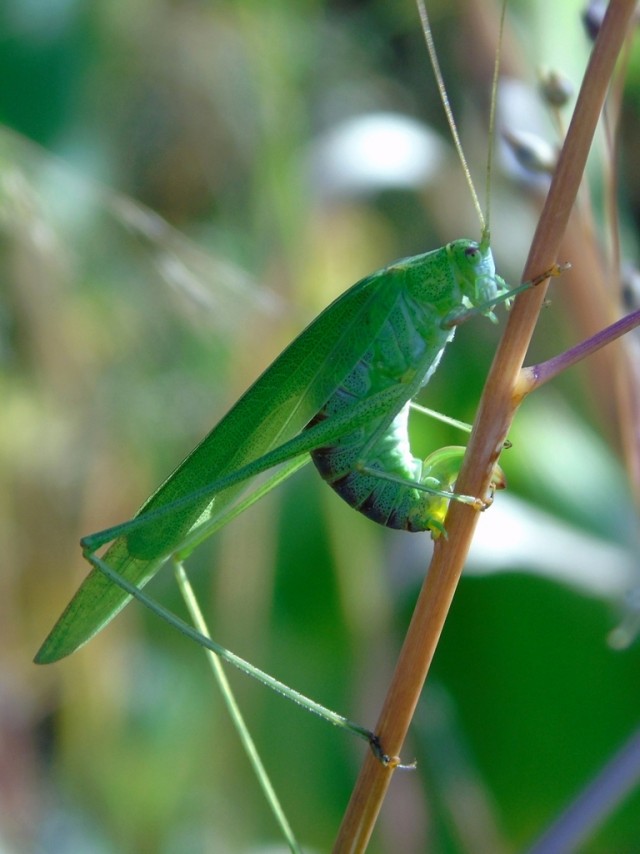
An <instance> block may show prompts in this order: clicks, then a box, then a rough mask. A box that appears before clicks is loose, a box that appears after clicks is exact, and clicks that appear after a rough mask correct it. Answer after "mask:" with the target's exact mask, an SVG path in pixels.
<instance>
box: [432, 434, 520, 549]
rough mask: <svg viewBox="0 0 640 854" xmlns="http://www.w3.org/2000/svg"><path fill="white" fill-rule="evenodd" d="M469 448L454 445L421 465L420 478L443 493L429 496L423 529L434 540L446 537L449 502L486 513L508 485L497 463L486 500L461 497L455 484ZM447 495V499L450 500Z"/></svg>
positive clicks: (438, 451) (440, 451) (433, 454)
mask: <svg viewBox="0 0 640 854" xmlns="http://www.w3.org/2000/svg"><path fill="white" fill-rule="evenodd" d="M465 451H466V448H463V447H461V446H458V445H452V446H449V447H445V448H440V449H439V450H437V451H434V452H433V453H432V454H429V456H428V457H427V458H426V459H425V460H424V462H423V464H422V477H421V479H420V481H421V483H422V484H423V485H424V486H427V487H430V488H431V489H433V490H434V491H437V492H438V493H440V494H432V495H430V496H429V499H430V500H429V502H428V506H427V508H425V509H426V510H427V513H428V519H427V520H426V526H425V525H424V523H423V528H422V529H423V530H424V529H425V527H426V528H428V530H430V531H431V536H432V538H433V539H434V540H435V539H437V538H438V537H439V536H441V535H444V536H445V537H446V536H447V532H446V530H445V527H444V519H445V516H446V515H447V510H448V508H449V501H450V500H451V501H459V502H461V503H463V504H467V505H469V506H470V507H473V508H474V510H478V511H483V510H486V509H487V507H490V506H491V505H492V504H493V497H494V493H495V491H496V490H497V489H504V488H505V487H506V485H507V481H506V477H505V475H504V472H503V471H502V469H501V468H500V466H499V465H498V464H497V463H496V465H495V466H494V469H493V474H492V476H491V483H490V485H489V494H488V495H486V496H484V497H483V498H477V497H476V498H474V497H473V496H471V495H461V494H460V493H457V492H456V491H455V486H456V481H457V479H458V474H459V473H460V466H461V464H462V458H463V457H464V454H465ZM447 496H448V497H447Z"/></svg>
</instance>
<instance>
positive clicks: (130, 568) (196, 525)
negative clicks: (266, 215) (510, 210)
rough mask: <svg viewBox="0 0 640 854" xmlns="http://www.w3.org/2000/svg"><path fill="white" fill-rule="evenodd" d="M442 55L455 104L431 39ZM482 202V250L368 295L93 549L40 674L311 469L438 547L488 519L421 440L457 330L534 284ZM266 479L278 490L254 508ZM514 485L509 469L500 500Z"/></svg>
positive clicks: (271, 370)
mask: <svg viewBox="0 0 640 854" xmlns="http://www.w3.org/2000/svg"><path fill="white" fill-rule="evenodd" d="M428 44H429V51H430V54H431V59H432V63H433V64H434V68H435V71H436V76H437V78H438V85H439V87H440V90H441V92H443V91H444V86H443V84H442V80H441V76H440V73H439V69H438V66H437V60H436V59H435V53H434V51H433V47H432V44H431V43H430V39H429V37H428ZM494 86H495V83H494ZM445 107H447V104H446V99H445ZM450 124H452V119H450ZM452 128H453V129H454V139H455V140H456V145H457V146H458V150H459V153H460V154H461V158H462V161H463V166H464V169H465V174H466V175H467V178H468V180H469V182H470V177H469V173H468V169H467V168H466V163H464V156H463V155H462V150H461V147H460V144H459V141H458V140H457V133H456V132H455V126H454V125H452ZM491 136H492V134H491V133H490V138H491ZM489 157H490V155H489ZM470 185H471V187H472V184H470ZM472 194H473V198H474V202H475V205H476V208H477V210H478V212H479V214H480V218H481V222H482V226H483V235H482V238H481V240H480V242H475V241H472V240H457V241H454V242H452V243H450V244H448V245H447V246H445V247H443V248H441V249H436V250H434V251H431V252H427V253H425V254H423V255H418V256H415V257H412V258H407V259H403V260H401V261H398V262H396V263H394V264H391V265H389V266H388V267H385V268H383V269H381V270H379V271H377V272H375V273H373V274H372V275H370V276H368V277H366V278H365V279H363V280H361V281H360V282H358V283H357V284H355V285H354V286H353V287H351V288H350V289H349V290H348V291H346V293H344V294H343V295H342V296H340V297H339V298H338V299H337V300H336V301H335V302H333V303H332V304H331V305H330V306H329V307H328V308H327V309H325V310H324V311H323V312H322V313H321V314H320V315H319V316H318V317H317V318H316V319H315V320H314V321H313V322H312V323H311V324H310V325H309V326H308V327H307V328H306V329H305V330H304V331H303V332H302V333H301V334H300V335H299V336H298V337H297V338H296V339H295V340H294V341H293V342H292V344H290V345H289V346H288V347H287V348H286V349H285V350H284V351H283V353H282V354H281V355H280V356H279V357H278V358H277V359H276V360H275V361H274V362H273V363H272V364H271V366H270V367H268V368H267V369H266V371H265V372H264V373H263V374H262V376H260V377H259V379H258V380H257V381H256V382H255V383H254V384H253V385H252V386H251V387H250V388H249V390H248V391H247V392H246V393H245V394H244V395H243V396H242V397H241V398H240V400H239V401H238V402H237V403H236V404H235V406H233V407H232V409H231V410H230V411H229V412H228V413H227V415H226V416H225V417H224V418H223V419H222V420H221V421H220V422H219V423H218V424H217V425H216V427H214V428H213V430H212V431H211V432H210V433H209V434H208V435H207V436H206V437H205V438H204V439H203V440H202V442H201V443H200V444H199V445H198V446H197V447H196V448H195V450H194V451H193V452H192V453H191V454H190V455H189V456H188V457H187V458H186V459H185V460H184V461H183V462H182V463H181V464H180V465H179V466H178V468H177V469H176V470H175V471H174V472H173V474H171V475H170V476H169V477H168V478H167V480H166V481H165V482H164V483H163V484H162V485H161V486H160V487H159V489H158V490H157V491H156V492H155V493H154V494H153V495H152V496H151V497H150V498H149V499H148V500H147V501H146V502H145V504H144V505H143V506H142V508H141V509H140V510H139V511H138V513H137V514H136V516H135V517H134V518H133V519H132V520H131V521H129V522H125V523H123V524H121V525H117V526H115V527H112V528H109V529H107V530H105V531H101V532H98V533H96V534H92V535H89V536H87V537H85V538H83V540H82V548H83V554H84V556H85V557H86V559H87V560H88V561H89V563H90V564H91V565H92V571H91V573H90V574H89V576H88V577H87V578H86V579H85V581H84V582H83V584H82V585H81V587H80V589H79V590H78V591H77V593H76V595H75V596H74V598H73V599H72V601H71V602H70V604H69V605H68V606H67V609H66V610H65V611H64V613H63V614H62V616H61V617H60V619H59V620H58V622H57V623H56V625H55V626H54V628H53V630H52V631H51V633H50V634H49V636H48V637H47V639H46V640H45V642H44V644H43V645H42V647H41V649H40V650H39V652H38V654H37V656H36V661H37V662H38V663H49V662H53V661H56V660H59V659H61V658H63V657H65V656H66V655H69V654H70V653H72V652H74V651H75V650H76V649H78V648H79V647H80V646H82V645H83V644H84V643H86V642H87V641H88V640H89V639H90V638H91V637H93V635H95V634H96V633H97V632H98V631H100V629H102V628H103V627H104V626H105V625H107V623H109V622H110V620H111V619H113V617H114V616H115V615H116V614H117V613H118V612H119V611H120V610H121V609H122V608H123V607H124V606H125V605H126V604H127V603H128V602H129V601H130V599H131V597H132V595H134V594H135V589H136V588H137V589H139V588H142V587H143V586H144V585H145V584H146V583H147V582H148V581H149V580H150V579H151V578H152V577H153V576H154V575H155V573H156V572H157V571H158V569H159V568H160V566H161V565H162V564H163V563H165V562H166V561H167V560H168V559H170V558H174V559H176V560H178V561H181V560H183V559H184V558H186V557H187V556H188V555H189V554H190V553H191V552H192V551H193V549H194V548H196V547H197V545H198V544H199V543H200V542H202V540H203V539H205V538H206V537H208V536H210V535H211V534H212V533H214V532H215V531H216V530H217V529H218V528H220V527H221V526H222V525H224V524H226V522H227V521H229V520H230V519H231V518H233V517H234V516H235V515H237V514H238V513H240V512H242V510H244V509H245V508H246V507H248V506H249V505H250V504H252V503H253V502H254V501H256V500H257V499H258V498H259V497H261V496H262V495H263V494H265V492H267V491H268V490H269V489H271V488H273V487H274V486H275V485H277V484H278V483H280V482H281V481H282V480H283V479H284V478H285V477H288V476H289V475H290V474H293V472H294V471H296V470H297V469H299V468H300V467H301V466H302V465H304V464H305V463H306V462H308V461H309V459H313V461H314V463H315V465H316V467H317V468H318V470H319V471H320V473H321V475H322V477H323V478H324V479H325V480H326V481H328V482H329V483H330V484H331V486H332V487H333V488H334V489H335V490H336V491H337V492H338V493H339V494H341V495H342V497H343V498H344V499H345V500H346V501H347V502H348V503H349V504H351V505H352V506H353V507H355V508H356V509H358V510H360V511H361V512H363V513H365V514H366V515H368V516H370V517H371V518H372V519H374V520H375V521H377V522H380V523H382V524H385V525H389V526H391V527H398V528H405V529H407V530H412V531H419V530H422V531H426V530H428V531H430V532H431V534H432V536H433V537H438V536H440V535H442V534H443V533H444V524H443V523H444V517H445V515H446V510H447V506H448V503H449V501H450V500H456V501H460V502H463V503H466V504H469V505H471V506H472V507H474V508H475V509H476V510H480V509H484V507H485V506H487V504H488V503H489V501H490V496H467V495H459V494H457V493H456V492H455V481H456V477H457V472H458V470H459V466H460V463H461V458H462V454H463V452H464V449H463V448H458V447H455V448H445V449H440V450H438V451H436V452H435V453H434V454H432V455H430V456H429V457H428V458H427V459H426V460H425V461H421V460H418V459H416V458H415V457H414V456H413V455H412V453H411V450H410V447H409V441H408V435H407V417H408V413H409V409H410V407H411V406H412V400H413V398H414V397H415V396H416V395H417V393H418V392H419V391H420V389H421V388H422V387H423V386H424V385H426V383H427V382H428V381H429V379H430V377H431V376H432V375H433V373H434V371H435V370H436V369H437V366H438V364H439V361H440V358H441V356H442V354H443V351H444V349H445V347H446V345H447V344H448V343H449V342H450V341H451V340H452V339H453V337H454V333H455V329H456V326H458V325H459V324H461V323H463V322H465V321H467V320H469V319H471V318H472V317H475V316H485V317H488V318H489V319H491V320H495V316H494V314H493V309H494V308H495V307H496V306H497V305H498V304H500V303H502V302H505V303H507V302H508V301H510V300H511V298H512V297H513V296H514V295H515V294H516V293H518V292H519V291H520V290H523V289H524V288H527V287H531V284H532V283H529V284H525V285H522V286H520V288H515V289H513V290H509V289H508V287H507V286H506V284H505V282H504V281H503V279H502V278H501V277H500V276H498V275H497V274H496V272H495V265H494V261H493V257H492V254H491V249H490V241H489V228H488V225H485V223H484V218H483V217H482V213H481V211H480V206H479V204H478V202H477V198H476V196H475V191H473V188H472ZM548 275H549V273H546V274H545V275H544V276H541V277H540V279H539V280H542V279H543V278H545V277H546V276H548ZM536 281H538V280H536ZM533 284H535V283H533ZM271 469H273V471H270V470H271ZM263 473H268V474H267V476H266V480H264V481H263V482H261V483H259V484H258V486H254V485H253V484H251V485H250V486H249V487H248V490H249V491H248V492H247V493H246V494H242V493H243V490H245V489H247V486H248V482H249V481H250V480H251V479H253V478H255V477H257V476H258V475H261V474H263ZM501 485H502V475H501V472H500V470H499V468H498V467H496V471H495V475H494V486H495V487H499V486H501ZM109 543H111V545H110V547H109V548H108V549H107V551H106V552H105V553H104V554H103V555H102V556H101V557H99V556H98V551H99V550H100V549H101V548H102V547H103V546H106V545H108V544H109ZM105 568H107V569H108V570H110V571H109V572H108V574H107V572H106V570H105Z"/></svg>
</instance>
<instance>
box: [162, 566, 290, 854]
mask: <svg viewBox="0 0 640 854" xmlns="http://www.w3.org/2000/svg"><path fill="white" fill-rule="evenodd" d="M174 570H175V575H176V581H177V582H178V587H179V589H180V593H181V594H182V598H183V599H184V602H185V605H186V606H187V610H188V611H189V613H190V614H191V619H192V620H193V624H194V626H195V627H196V628H197V629H198V631H199V632H200V633H201V634H203V635H205V636H206V637H209V638H210V635H209V629H208V627H207V624H206V622H205V619H204V616H203V614H202V611H201V610H200V605H199V604H198V600H197V599H196V595H195V593H194V592H193V587H192V586H191V582H190V581H189V578H188V576H187V573H186V572H185V569H184V566H183V564H182V562H181V561H178V560H176V561H175V562H174ZM205 654H206V656H207V658H208V659H209V664H210V665H211V670H212V671H213V676H214V678H215V680H216V682H217V683H218V687H219V688H220V693H221V694H222V699H223V700H224V704H225V706H226V707H227V711H228V712H229V715H230V716H231V720H232V722H233V725H234V727H235V728H236V732H237V733H238V737H239V739H240V742H241V743H242V746H243V747H244V750H245V753H246V754H247V758H248V759H249V762H250V763H251V766H252V768H253V771H254V773H255V775H256V778H257V780H258V783H259V784H260V787H261V789H262V791H263V792H264V796H265V798H266V799H267V803H268V804H269V807H270V808H271V812H272V813H273V817H274V818H275V820H276V822H277V824H278V825H279V827H280V830H281V831H282V834H283V836H284V838H285V839H286V841H287V845H288V846H289V848H290V849H291V851H292V852H293V854H302V848H300V846H299V845H298V842H297V840H296V838H295V836H294V833H293V830H292V828H291V825H290V824H289V821H288V819H287V817H286V815H285V813H284V810H283V809H282V805H281V804H280V801H279V799H278V796H277V794H276V792H275V789H274V788H273V785H272V784H271V780H270V779H269V775H268V774H267V770H266V768H265V767H264V765H263V764H262V760H261V759H260V755H259V753H258V750H257V748H256V745H255V742H254V740H253V738H252V737H251V733H250V732H249V729H248V727H247V724H246V722H245V720H244V718H243V716H242V712H241V711H240V708H239V706H238V704H237V702H236V698H235V696H234V694H233V691H232V690H231V685H229V680H228V679H227V674H226V673H225V672H224V668H223V667H222V662H221V661H220V659H219V658H218V656H217V655H216V654H215V653H214V652H212V650H210V649H205Z"/></svg>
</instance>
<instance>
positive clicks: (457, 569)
mask: <svg viewBox="0 0 640 854" xmlns="http://www.w3.org/2000/svg"><path fill="white" fill-rule="evenodd" d="M634 8H635V0H612V2H611V3H610V5H609V8H608V10H607V13H606V16H605V19H604V21H603V24H602V27H601V30H600V34H599V36H598V39H597V41H596V44H595V46H594V49H593V52H592V54H591V58H590V61H589V65H588V67H587V71H586V73H585V77H584V80H583V84H582V88H581V90H580V95H579V96H578V100H577V103H576V108H575V112H574V115H573V118H572V121H571V125H570V127H569V131H568V133H567V138H566V141H565V145H564V147H563V150H562V153H561V155H560V159H559V161H558V167H557V169H556V173H555V175H554V178H553V181H552V184H551V187H550V189H549V195H548V197H547V200H546V202H545V205H544V209H543V211H542V215H541V218H540V221H539V223H538V227H537V229H536V233H535V236H534V239H533V243H532V246H531V250H530V253H529V258H528V260H527V264H526V266H525V270H524V274H523V279H525V280H526V279H532V278H534V277H535V275H536V273H538V272H539V271H540V270H545V269H547V268H550V267H551V266H552V265H553V263H554V262H555V260H556V256H557V253H558V249H559V246H560V241H561V239H562V236H563V234H564V230H565V228H566V225H567V221H568V219H569V214H570V212H571V208H572V206H573V204H574V200H575V197H576V194H577V192H578V188H579V186H580V181H581V178H582V173H583V171H584V167H585V164H586V160H587V155H588V153H589V148H590V146H591V141H592V138H593V135H594V133H595V129H596V125H597V123H598V118H599V115H600V112H601V110H602V106H603V103H604V99H605V96H606V93H607V88H608V84H609V80H610V78H611V75H612V74H613V71H614V68H615V63H616V58H617V56H618V53H619V51H620V49H621V47H622V44H623V42H624V38H625V34H626V31H627V28H628V25H629V20H630V17H631V15H632V13H633V10H634ZM545 291H546V286H545V285H540V286H539V287H537V288H535V289H533V290H531V291H528V292H526V293H524V294H522V295H521V296H519V297H518V298H517V300H516V302H515V304H514V307H513V309H512V311H511V312H510V315H509V321H508V323H507V327H506V329H505V333H504V336H503V338H502V341H501V343H500V346H499V348H498V351H497V353H496V356H495V359H494V362H493V365H492V367H491V371H490V373H489V377H488V379H487V383H486V386H485V390H484V393H483V396H482V399H481V401H480V406H479V410H478V415H477V418H476V422H475V425H474V429H473V432H472V434H471V438H470V441H469V447H468V449H467V454H466V456H465V459H464V463H463V466H462V470H461V472H460V476H459V478H458V483H457V489H458V491H459V492H462V493H465V494H467V495H484V494H486V491H487V489H488V487H489V481H490V478H491V474H492V471H493V466H494V463H495V461H496V459H497V457H498V454H499V452H500V450H501V448H502V443H503V442H504V439H505V437H506V435H507V431H508V428H509V425H510V424H511V421H512V419H513V416H514V414H515V411H516V409H517V407H518V404H519V403H520V401H521V399H522V391H523V389H522V388H519V385H520V372H521V368H522V364H523V361H524V357H525V354H526V351H527V348H528V346H529V342H530V340H531V336H532V334H533V330H534V328H535V324H536V321H537V317H538V313H539V310H540V307H541V305H542V301H543V299H544V295H545ZM476 522H477V515H476V513H475V512H474V511H473V510H471V509H470V508H469V507H466V506H465V505H463V504H461V503H458V502H455V501H452V502H451V505H450V508H449V513H448V515H447V519H446V529H447V532H448V537H447V539H445V538H444V537H442V538H440V539H439V540H437V541H436V545H435V549H434V554H433V560H432V562H431V566H430V569H429V572H428V575H427V578H426V580H425V583H424V585H423V587H422V590H421V592H420V596H419V598H418V602H417V604H416V608H415V611H414V614H413V617H412V620H411V623H410V625H409V629H408V632H407V635H406V638H405V642H404V644H403V647H402V650H401V652H400V656H399V659H398V663H397V666H396V670H395V673H394V675H393V677H392V681H391V685H390V687H389V690H388V693H387V697H386V699H385V702H384V705H383V708H382V712H381V714H380V718H379V720H378V725H377V727H376V730H375V731H376V733H377V735H378V737H379V739H380V742H381V744H382V747H383V750H384V751H385V752H386V753H387V754H389V755H391V756H393V755H399V754H400V752H401V749H402V745H403V742H404V739H405V736H406V733H407V730H408V728H409V725H410V723H411V719H412V716H413V713H414V710H415V707H416V705H417V703H418V700H419V697H420V692H421V691H422V687H423V684H424V681H425V679H426V676H427V673H428V670H429V667H430V664H431V661H432V658H433V655H434V652H435V649H436V646H437V643H438V640H439V638H440V634H441V632H442V628H443V625H444V621H445V619H446V616H447V613H448V611H449V606H450V604H451V601H452V599H453V595H454V593H455V589H456V586H457V584H458V580H459V578H460V575H461V573H462V569H463V566H464V562H465V560H466V557H467V553H468V550H469V546H470V544H471V540H472V537H473V533H474V530H475V526H476ZM393 771H394V769H393V768H392V767H385V766H383V765H382V764H381V763H380V762H379V761H378V760H376V759H375V757H374V756H373V754H369V755H367V757H366V759H365V761H364V764H363V766H362V769H361V772H360V775H359V777H358V780H357V782H356V786H355V788H354V791H353V793H352V796H351V800H350V802H349V805H348V807H347V811H346V813H345V816H344V819H343V822H342V825H341V827H340V830H339V833H338V837H337V839H336V842H335V845H334V848H333V851H334V854H345V852H362V851H364V850H365V849H366V846H367V843H368V841H369V838H370V836H371V833H372V831H373V827H374V825H375V821H376V818H377V816H378V813H379V811H380V807H381V805H382V802H383V800H384V796H385V793H386V791H387V788H388V786H389V783H390V781H391V777H392V775H393Z"/></svg>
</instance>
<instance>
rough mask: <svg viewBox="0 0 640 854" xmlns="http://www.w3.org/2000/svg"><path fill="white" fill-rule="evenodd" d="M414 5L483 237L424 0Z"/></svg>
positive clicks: (482, 223)
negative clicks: (416, 7) (416, 8)
mask: <svg viewBox="0 0 640 854" xmlns="http://www.w3.org/2000/svg"><path fill="white" fill-rule="evenodd" d="M416 3H417V6H418V14H419V15H420V23H421V24H422V32H423V33H424V40H425V42H426V43H427V51H428V52H429V59H430V61H431V67H432V68H433V74H434V76H435V78H436V84H437V86H438V91H439V93H440V100H441V101H442V106H443V107H444V112H445V115H446V117H447V121H448V123H449V128H450V130H451V136H452V137H453V144H454V145H455V147H456V151H457V152H458V157H459V159H460V163H461V165H462V171H463V172H464V177H465V178H466V181H467V184H468V186H469V190H470V191H471V199H472V201H473V205H474V207H475V209H476V212H477V214H478V219H479V220H480V227H481V228H482V234H483V237H484V235H485V234H486V233H487V225H486V223H485V218H484V214H483V213H482V208H481V207H480V201H479V200H478V194H477V193H476V188H475V186H474V183H473V179H472V178H471V172H470V171H469V167H468V165H467V158H466V157H465V156H464V151H463V148H462V143H461V142H460V137H459V135H458V128H457V127H456V123H455V119H454V118H453V112H452V110H451V104H450V103H449V96H448V95H447V90H446V89H445V85H444V80H443V77H442V71H441V70H440V63H439V62H438V55H437V53H436V47H435V45H434V43H433V35H432V33H431V24H430V23H429V16H428V15H427V9H426V6H425V5H424V0H416Z"/></svg>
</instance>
